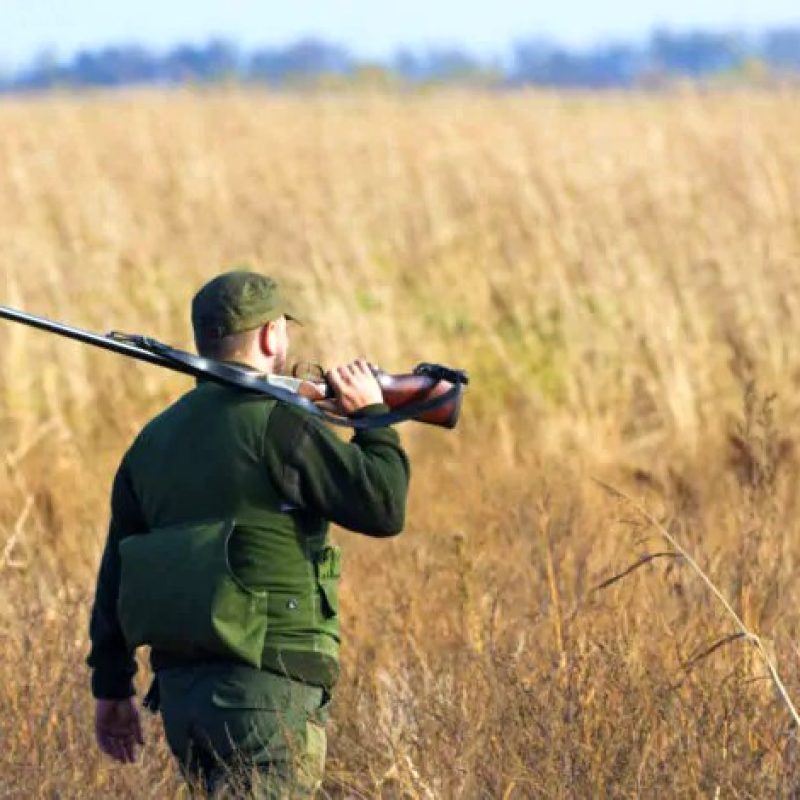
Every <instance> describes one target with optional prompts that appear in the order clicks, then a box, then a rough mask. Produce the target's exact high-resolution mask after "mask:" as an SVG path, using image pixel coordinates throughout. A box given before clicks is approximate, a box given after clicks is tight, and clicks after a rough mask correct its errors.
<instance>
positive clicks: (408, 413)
mask: <svg viewBox="0 0 800 800" xmlns="http://www.w3.org/2000/svg"><path fill="white" fill-rule="evenodd" d="M0 318H3V319H7V320H11V321H12V322H19V323H22V324H23V325H28V326H30V327H33V328H38V329H39V330H44V331H47V332H49V333H55V334H57V335H59V336H64V337H66V338H68V339H74V340H76V341H79V342H82V343H84V344H88V345H91V346H93V347H99V348H102V349H104V350H110V351H112V352H115V353H119V354H121V355H124V356H127V357H128V358H133V359H136V360H137V361H144V362H146V363H148V364H154V365H155V366H158V367H164V368H166V369H171V370H173V371H174V372H180V373H183V374H185V375H192V376H194V377H196V378H206V379H208V380H211V381H214V382H215V383H220V384H223V385H227V386H236V387H238V388H240V389H244V390H246V391H249V392H255V393H257V394H263V395H267V396H269V397H273V398H275V399H276V400H280V401H283V402H286V403H290V404H292V405H295V406H299V407H301V408H303V409H305V410H306V411H307V412H309V413H310V414H312V415H313V416H316V417H320V418H322V419H324V420H325V421H326V422H329V423H331V424H333V425H340V426H344V427H350V428H356V429H358V430H367V429H371V428H379V427H385V426H387V425H395V424H397V423H398V422H404V421H406V420H416V421H418V422H424V423H427V424H428V425H436V426H439V427H443V428H454V427H455V426H456V423H457V422H458V418H459V415H460V412H461V402H462V399H463V394H464V387H465V386H466V385H467V384H468V383H469V379H468V377H467V373H466V372H464V371H463V370H459V369H453V368H451V367H445V366H442V365H441V364H428V363H422V364H418V365H417V366H416V367H415V368H414V369H413V370H412V372H410V373H404V374H399V375H394V374H391V373H388V372H385V371H383V370H381V369H379V368H377V367H372V369H373V373H374V374H375V377H376V379H377V380H378V384H379V385H380V387H381V390H382V392H383V399H384V402H385V403H386V405H387V406H389V411H388V412H387V413H385V414H378V415H374V416H369V417H346V416H342V415H340V414H335V413H332V412H331V400H332V398H333V390H332V388H331V386H330V385H329V384H328V382H327V381H326V380H325V377H324V371H323V370H322V368H321V367H319V366H317V365H314V370H315V374H314V375H311V374H302V365H301V364H298V365H296V366H295V368H294V369H293V371H292V372H293V374H292V376H288V375H261V374H259V373H257V372H255V371H254V370H248V369H246V368H244V367H240V366H236V365H233V364H229V363H226V362H222V361H214V360H213V359H210V358H204V357H203V356H197V355H195V354H194V353H188V352H186V351H185V350H178V349H176V348H174V347H171V346H170V345H168V344H164V343H163V342H159V341H158V340H156V339H152V338H150V337H149V336H142V335H140V334H128V333H120V332H118V331H111V332H110V333H107V334H105V335H101V334H97V333H92V332H91V331H86V330H83V329H81V328H75V327H73V326H70V325H64V324H63V323H60V322H54V321H52V320H49V319H45V318H44V317H37V316H35V315H33V314H28V313H26V312H24V311H18V310H16V309H13V308H9V307H8V306H0Z"/></svg>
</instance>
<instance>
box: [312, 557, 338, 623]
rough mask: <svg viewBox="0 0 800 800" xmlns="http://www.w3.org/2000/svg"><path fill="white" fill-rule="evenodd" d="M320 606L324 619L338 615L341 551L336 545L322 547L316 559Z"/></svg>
mask: <svg viewBox="0 0 800 800" xmlns="http://www.w3.org/2000/svg"><path fill="white" fill-rule="evenodd" d="M316 570H317V584H318V586H319V590H320V605H321V608H322V613H323V615H324V616H325V617H327V618H331V617H336V616H338V614H339V578H340V577H341V575H342V550H341V548H340V547H338V546H337V545H328V546H326V547H323V548H322V549H321V550H320V551H319V554H318V555H317V559H316Z"/></svg>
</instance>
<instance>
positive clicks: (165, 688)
mask: <svg viewBox="0 0 800 800" xmlns="http://www.w3.org/2000/svg"><path fill="white" fill-rule="evenodd" d="M158 681H159V687H160V695H161V716H162V719H163V721H164V732H165V733H166V737H167V742H168V743H169V747H170V749H171V750H172V753H173V754H174V755H175V757H176V758H177V759H178V761H179V762H180V765H181V770H182V772H183V774H184V777H185V778H186V779H187V781H188V782H189V783H190V785H192V786H193V787H199V788H200V789H201V790H205V791H206V792H208V794H209V796H211V797H214V798H240V797H246V798H265V799H266V798H269V800H273V798H274V799H275V800H277V798H306V797H313V795H314V794H315V792H316V790H317V789H318V788H319V786H320V785H321V783H322V776H323V771H324V767H325V749H326V736H325V723H326V722H327V698H328V695H327V693H326V692H325V691H324V690H323V689H321V688H319V687H316V686H308V685H306V684H303V683H299V682H297V681H293V680H291V679H289V678H284V677H282V676H280V675H276V674H274V673H271V672H261V671H259V670H256V669H252V668H251V667H248V666H245V665H241V666H240V665H237V664H203V665H193V666H190V667H177V668H170V669H164V670H160V671H159V673H158Z"/></svg>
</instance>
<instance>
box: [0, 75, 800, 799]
mask: <svg viewBox="0 0 800 800" xmlns="http://www.w3.org/2000/svg"><path fill="white" fill-rule="evenodd" d="M798 130H800V95H798V94H797V93H796V92H794V93H793V92H789V91H787V92H785V93H784V92H780V91H773V92H763V93H757V92H744V91H743V92H738V91H731V92H726V93H722V92H720V93H714V94H701V93H693V92H686V93H676V94H674V95H665V96H659V97H656V96H650V97H639V96H612V95H609V96H602V97H592V96H577V95H576V96H570V97H559V96H553V95H540V94H534V93H531V94H514V95H509V96H483V95H478V94H457V93H453V94H432V95H429V96H424V95H423V96H371V95H368V94H353V95H340V96H327V97H326V96H309V97H279V96H270V95H266V94H257V93H246V92H239V91H236V90H233V89H231V90H228V91H225V92H220V93H208V94H203V93H199V92H198V93H190V92H186V93H181V92H175V93H169V94H167V93H165V94H151V93H143V94H137V93H131V94H125V95H116V96H113V97H109V96H92V95H89V96H83V97H79V98H75V97H70V96H53V97H48V98H44V99H6V100H3V101H2V103H0V176H2V179H0V269H1V270H2V273H1V274H2V281H3V283H2V287H3V292H2V302H3V303H5V304H8V305H12V306H18V307H23V308H25V309H27V310H29V311H31V312H34V313H38V314H42V315H45V316H51V317H55V318H59V319H62V320H64V321H67V322H70V323H72V324H76V325H80V326H83V327H88V328H91V329H93V330H98V331H106V330H109V329H112V328H114V329H119V330H126V331H137V332H147V333H149V334H151V335H153V336H156V337H157V338H160V339H162V340H165V341H169V342H172V343H175V344H178V345H182V346H188V345H189V343H190V330H189V325H188V320H187V307H188V302H189V300H190V298H191V295H192V293H193V292H194V290H195V289H196V288H197V286H198V285H199V284H200V283H201V282H202V281H203V280H205V279H207V278H208V277H210V276H211V275H212V274H214V273H215V272H218V271H220V270H222V269H224V268H227V267H230V266H231V265H234V264H239V263H244V262H246V263H249V264H251V265H254V266H256V267H257V268H259V269H262V270H264V271H266V272H270V273H273V274H275V275H277V276H279V277H281V278H283V279H284V280H285V281H287V282H290V283H291V285H292V287H293V289H294V291H295V292H296V294H297V296H298V297H299V298H300V300H301V305H302V307H303V309H304V316H305V317H306V318H307V320H308V324H307V325H306V326H305V328H304V329H302V330H300V331H298V333H297V336H296V339H295V341H294V350H295V354H296V355H297V356H298V357H307V358H314V359H317V360H320V361H322V362H323V363H328V364H331V363H334V362H336V361H337V360H338V359H345V358H350V357H353V356H356V355H360V354H366V355H368V356H369V357H370V358H371V359H372V360H373V361H376V362H378V363H380V364H382V365H383V366H385V367H386V368H388V369H391V370H394V371H403V370H405V369H407V368H409V367H410V366H412V365H413V364H415V363H416V362H417V361H421V360H440V361H443V362H445V363H451V364H453V365H455V366H461V367H464V368H466V369H468V370H469V371H470V373H471V375H472V378H473V385H472V387H471V389H470V394H469V397H468V400H467V402H466V406H465V411H464V415H463V420H462V423H461V424H460V426H459V428H458V429H457V430H456V431H454V432H446V431H441V430H436V429H428V428H425V427H423V426H420V425H417V424H414V423H407V424H405V425H404V426H403V427H402V435H403V437H404V441H405V443H406V444H407V446H408V449H409V451H410V453H411V456H412V461H413V467H414V474H413V479H412V497H411V507H410V510H409V515H408V525H407V529H406V531H405V532H404V533H403V535H402V536H400V537H399V538H397V539H394V540H392V541H371V540H368V539H364V538H359V537H358V536H355V535H353V534H350V533H346V532H341V531H337V532H336V537H337V539H338V540H339V541H340V543H341V544H342V545H343V547H344V549H345V581H344V586H343V625H344V630H345V634H346V641H345V648H344V674H343V678H342V681H341V684H340V688H339V692H338V697H337V702H336V706H335V712H334V718H333V721H332V724H331V726H330V754H329V762H328V765H329V769H328V776H327V781H326V784H325V790H326V792H327V794H328V795H329V796H331V797H335V798H345V797H348V798H372V797H384V798H424V799H425V800H429V799H431V798H506V799H508V798H523V797H533V798H606V797H608V798H634V797H643V798H663V797H681V798H684V797H708V798H732V797H736V798H766V797H773V798H774V797H780V798H788V797H796V796H800V743H799V742H798V739H797V736H798V731H797V730H796V729H795V728H794V726H793V724H792V716H791V714H790V710H789V708H788V707H787V704H786V703H785V702H784V701H783V700H782V699H781V698H780V697H779V696H778V694H777V693H776V692H775V689H774V686H773V684H772V682H771V680H770V678H769V676H768V673H767V670H766V668H765V664H764V661H763V659H762V658H761V657H760V656H759V654H758V653H757V652H756V649H755V647H754V646H753V644H752V643H751V642H750V641H748V640H747V639H742V638H740V639H736V640H731V641H729V642H727V643H724V644H722V645H721V646H719V647H717V648H714V647H713V646H714V644H715V643H718V642H720V640H723V639H724V638H725V637H727V636H729V635H730V634H732V633H735V631H736V628H735V626H734V622H733V620H732V619H731V618H730V616H729V615H727V614H726V613H725V611H724V610H723V608H722V606H721V605H720V603H719V602H718V601H717V600H716V599H714V597H713V596H712V594H711V593H710V591H709V589H708V588H707V587H706V586H705V585H704V584H703V583H702V582H701V580H700V579H699V578H698V576H697V575H696V574H695V573H694V572H693V571H692V570H691V569H690V568H689V566H688V565H687V564H686V563H685V562H684V561H682V560H679V559H676V558H674V557H671V556H659V557H657V558H652V559H651V560H649V561H647V563H644V564H643V565H642V566H641V567H640V568H638V569H636V570H635V571H633V572H631V573H630V574H628V575H627V576H626V577H624V578H622V579H621V580H619V581H617V582H615V583H613V584H612V585H609V586H607V587H606V588H602V589H597V588H596V587H597V586H598V585H599V584H601V583H602V582H603V581H605V580H607V579H608V578H610V577H612V576H614V575H616V574H619V573H620V572H622V571H623V570H624V569H626V567H628V566H630V565H632V564H634V563H636V562H637V561H638V560H640V559H643V558H645V557H646V556H648V555H655V554H657V553H662V552H665V551H670V550H671V547H670V546H669V545H668V544H667V543H666V541H665V540H664V538H663V536H661V535H660V534H659V532H658V529H657V528H656V527H654V526H652V525H650V524H649V523H647V522H646V521H645V520H644V518H643V517H642V515H641V514H640V513H639V512H638V511H636V510H635V509H634V508H633V506H632V505H631V504H630V503H628V502H627V501H625V500H622V499H620V498H619V497H617V496H614V495H613V494H611V493H609V492H608V491H606V490H604V489H603V488H602V487H601V486H599V485H598V483H597V482H596V479H599V480H601V481H604V482H606V483H609V484H612V485H614V486H616V487H618V488H620V489H622V490H623V491H625V492H626V493H627V494H628V495H630V497H632V498H634V499H635V500H636V501H637V502H639V503H642V504H643V505H644V507H645V508H646V509H647V510H648V511H649V512H650V513H651V514H652V515H653V516H654V517H655V518H656V519H657V520H658V521H659V522H660V523H661V524H663V526H664V527H665V529H666V530H667V531H668V532H669V533H670V534H672V535H673V536H674V537H676V538H677V540H678V542H679V543H680V544H681V545H683V546H684V547H686V548H687V550H688V551H689V553H691V554H692V555H693V556H694V557H695V558H696V559H697V561H698V563H699V564H700V566H701V567H702V568H703V569H704V570H705V571H706V573H707V574H708V576H709V577H710V578H711V579H712V580H713V582H714V583H715V585H716V586H717V587H718V588H719V590H720V591H721V592H722V593H723V594H724V595H725V597H726V598H728V599H729V600H730V602H731V604H732V606H733V608H734V609H735V611H736V612H737V613H738V614H739V615H740V616H741V618H742V620H743V622H744V623H745V624H746V625H747V626H749V627H750V629H751V630H753V631H754V632H755V633H757V634H758V635H759V636H761V637H762V638H763V642H764V646H765V648H766V650H767V652H768V653H769V654H771V658H773V659H774V660H775V664H776V665H777V668H778V671H779V673H780V675H781V676H782V678H783V680H784V681H785V684H786V688H787V690H788V693H789V696H790V697H792V698H793V699H794V700H795V701H797V702H800V507H798V502H799V501H800V496H799V495H798V479H800V452H798V445H800V391H799V389H800V136H798V135H797V131H798ZM0 333H1V334H2V338H1V339H0V342H2V346H1V347H0V436H2V448H0V450H1V452H2V460H1V461H0V472H2V480H0V637H2V638H0V798H36V797H41V798H105V797H113V798H117V797H120V798H147V797H151V798H172V797H176V796H178V792H179V781H178V780H177V778H176V775H175V771H174V769H173V766H172V764H171V762H170V759H169V757H168V754H167V752H166V748H165V746H164V744H163V741H162V740H161V735H160V730H159V727H160V726H159V723H158V721H157V720H153V719H148V720H147V725H148V728H147V732H148V737H149V741H148V745H147V747H146V749H145V752H144V757H143V759H142V761H141V762H140V763H139V764H137V765H135V766H132V767H127V768H126V767H120V766H113V765H112V764H111V763H110V762H109V761H108V760H106V759H104V758H102V757H101V756H100V755H99V754H98V753H97V751H96V749H95V747H94V743H93V735H92V719H91V714H92V704H91V701H90V697H89V692H88V674H87V669H86V667H85V666H84V658H85V655H86V651H87V636H86V628H87V619H88V612H89V602H90V596H91V591H92V584H93V580H94V573H95V570H96V567H97V563H98V560H99V555H100V550H101V547H102V543H103V540H104V536H105V525H106V521H107V504H108V492H109V487H110V481H111V477H112V474H113V471H114V469H115V467H116V462H117V460H118V459H119V457H120V456H121V454H122V452H123V451H124V449H125V447H126V445H127V443H128V442H129V441H130V439H131V437H132V436H133V434H134V433H135V432H136V431H137V429H138V428H139V426H140V425H141V424H142V423H143V422H144V421H145V420H147V419H148V418H149V416H150V415H152V414H153V413H154V412H156V411H157V410H158V409H160V408H161V407H162V406H163V405H164V404H165V403H167V402H169V401H170V400H171V399H173V398H175V397H177V396H178V395H179V394H180V393H181V392H182V391H184V390H185V389H186V388H187V387H188V382H187V381H186V380H185V379H184V378H182V377H180V376H177V375H173V374H170V373H166V372H163V371H160V370H158V369H155V368H153V367H148V366H144V365H140V364H136V363H134V362H131V361H127V360H124V359H122V358H120V357H118V356H114V355H111V354H107V353H102V352H99V351H91V350H89V349H88V348H85V347H82V346H80V345H78V344H75V343H72V342H68V341H66V340H64V339H58V338H56V337H51V336H47V335H45V334H42V333H40V332H36V331H32V330H29V329H25V328H22V327H20V326H15V325H12V324H10V323H5V322H3V323H0ZM709 651H710V652H709ZM145 677H146V676H145V675H144V674H142V681H141V685H142V686H143V685H144V683H145Z"/></svg>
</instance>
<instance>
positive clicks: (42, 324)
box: [0, 305, 200, 376]
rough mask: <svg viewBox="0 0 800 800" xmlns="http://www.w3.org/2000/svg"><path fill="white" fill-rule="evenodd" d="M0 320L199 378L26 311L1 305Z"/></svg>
mask: <svg viewBox="0 0 800 800" xmlns="http://www.w3.org/2000/svg"><path fill="white" fill-rule="evenodd" d="M0 318H2V319H8V320H11V321H12V322H20V323H22V324H23V325H28V326H30V327H31V328H38V329H39V330H43V331H47V332H48V333H55V334H57V335H58V336H65V337H66V338H67V339H74V340H75V341H78V342H83V343H84V344H89V345H92V346H93V347H100V348H102V349H103V350H111V351H112V352H114V353H121V354H122V355H124V356H128V357H129V358H135V359H138V360H139V361H146V362H147V363H148V364H155V365H156V366H157V367H164V368H166V369H171V370H172V371H173V372H182V373H184V374H186V375H195V376H197V375H198V374H200V373H198V372H197V371H195V370H193V369H192V368H191V367H189V366H186V365H184V364H178V363H176V362H173V361H170V360H168V359H166V358H164V357H163V356H160V355H158V354H157V353H151V352H149V351H148V350H144V349H142V348H140V347H136V345H133V344H129V343H128V342H120V341H117V340H115V339H112V338H110V337H109V336H102V335H100V334H97V333H92V332H91V331H86V330H83V329H81V328H74V327H72V326H71V325H64V324H63V323H61V322H53V321H52V320H49V319H45V318H44V317H37V316H36V315H35V314H28V313H26V312H24V311H17V310H16V309H14V308H9V307H8V306H1V305H0Z"/></svg>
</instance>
